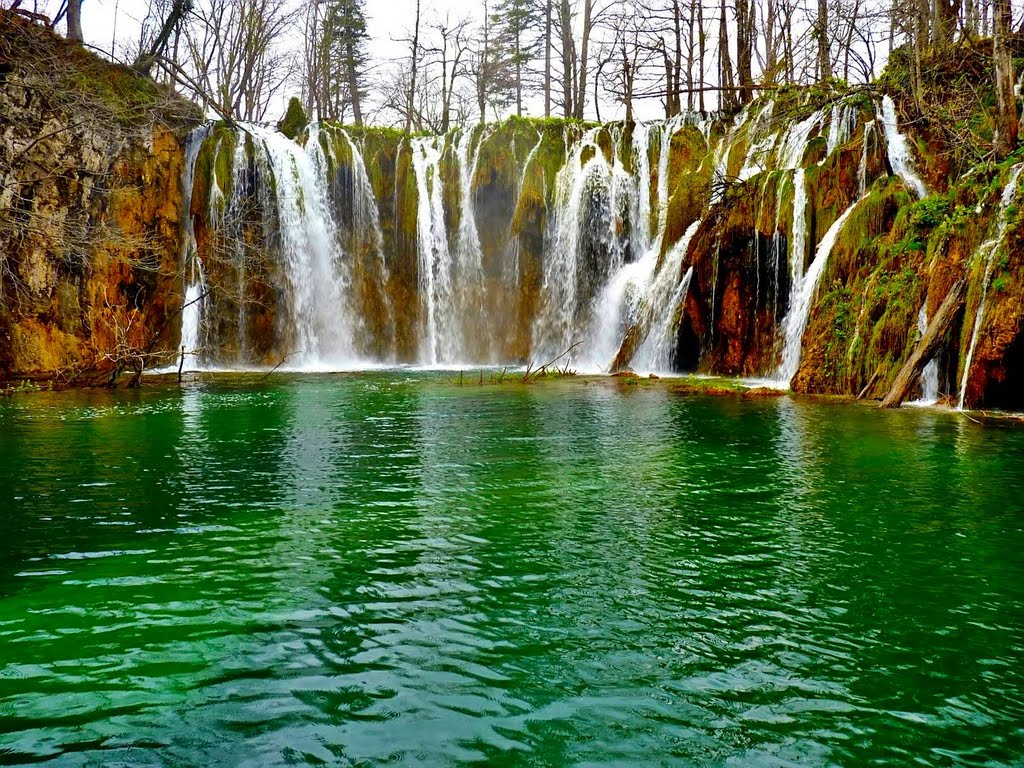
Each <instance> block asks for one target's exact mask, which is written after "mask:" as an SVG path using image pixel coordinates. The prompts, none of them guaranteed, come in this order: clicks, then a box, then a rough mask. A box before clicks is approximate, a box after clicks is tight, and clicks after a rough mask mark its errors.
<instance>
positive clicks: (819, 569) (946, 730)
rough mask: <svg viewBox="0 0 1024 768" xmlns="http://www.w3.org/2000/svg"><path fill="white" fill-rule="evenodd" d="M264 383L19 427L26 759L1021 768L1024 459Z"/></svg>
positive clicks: (614, 401) (604, 409) (0, 616)
mask: <svg viewBox="0 0 1024 768" xmlns="http://www.w3.org/2000/svg"><path fill="white" fill-rule="evenodd" d="M257 378H258V377H250V378H248V379H243V380H238V379H235V380H229V379H214V380H211V381H208V382H206V383H202V384H193V385H189V386H187V387H186V388H184V389H182V390H180V391H179V390H178V389H177V388H176V387H169V386H164V385H150V386H149V387H147V388H145V389H143V390H141V391H135V392H116V393H110V392H105V391H104V392H68V393H63V394H46V393H40V394H32V395H19V396H16V397H12V398H7V399H5V400H0V510H2V513H0V764H18V763H29V762H46V761H49V762H50V763H52V764H54V765H61V766H78V765H104V766H106V765H133V766H135V765H140V766H149V765H154V766H156V765H160V766H185V765H196V766H222V765H223V766H235V765H247V766H274V765H296V764H298V765H319V764H329V765H352V766H377V765H437V766H454V765H500V766H505V765H507V766H549V765H550V766H569V765H580V766H583V765H587V766H591V765H619V766H636V765H672V766H675V765H679V766H719V765H721V766H733V765H735V766H781V765H801V766H802V765H808V766H824V765H843V766H863V765H869V764H886V765H923V766H947V765H979V766H980V765H985V766H995V765H1021V764H1022V763H1024V462H1022V459H1024V431H1022V430H1020V429H1015V428H1011V427H1009V426H1007V425H998V424H997V425H989V426H982V425H979V424H976V423H973V422H972V421H970V420H968V419H966V418H963V417H960V416H957V415H955V414H949V413H941V412H935V411H928V410H920V409H906V410H902V411H898V412H879V411H877V410H875V409H872V408H867V407H860V406H841V405H835V404H822V403H816V402H813V401H800V400H794V399H790V398H780V399H769V400H742V399H734V398H709V397H684V396H681V395H677V394H673V393H671V392H669V391H667V390H666V388H665V387H663V386H657V385H652V386H644V385H641V386H625V385H623V384H621V383H620V382H616V381H607V382H596V383H590V384H585V383H583V381H582V380H580V381H571V382H568V383H561V384H559V383H544V384H541V385H536V386H522V385H503V386H500V387H483V388H479V387H463V388H458V387H454V386H450V385H449V384H446V383H445V382H444V381H443V377H441V376H438V375H433V374H418V373H412V372H390V373H375V374H362V375H348V376H342V375H338V376H318V377H316V376H307V377H302V376H284V375H274V376H272V377H271V378H270V379H268V380H266V381H264V382H260V383H258V382H257Z"/></svg>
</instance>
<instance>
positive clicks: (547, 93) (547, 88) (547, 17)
mask: <svg viewBox="0 0 1024 768" xmlns="http://www.w3.org/2000/svg"><path fill="white" fill-rule="evenodd" d="M551 3H552V0H548V1H547V4H546V5H545V10H544V117H551Z"/></svg>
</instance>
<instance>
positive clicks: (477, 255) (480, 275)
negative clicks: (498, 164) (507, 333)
mask: <svg viewBox="0 0 1024 768" xmlns="http://www.w3.org/2000/svg"><path fill="white" fill-rule="evenodd" d="M473 133H474V129H473V128H472V127H467V128H466V129H465V130H463V132H462V135H461V136H460V137H459V140H458V142H456V144H455V157H456V160H457V161H458V163H459V203H460V211H461V213H460V215H459V231H458V236H457V238H456V241H455V259H454V264H455V270H456V272H455V274H456V275H458V283H457V288H458V289H459V293H460V294H461V295H460V297H459V298H460V301H459V305H460V308H461V309H462V311H463V312H470V313H472V317H471V318H469V319H470V320H471V321H472V325H474V326H477V327H482V328H486V327H487V317H486V315H485V314H484V312H485V306H484V302H483V295H482V294H483V290H484V269H483V252H482V250H481V248H480V233H479V232H477V228H476V197H475V195H474V194H473V180H474V179H475V178H476V166H477V161H478V160H479V159H480V146H481V145H482V144H483V142H484V139H485V137H486V136H485V135H484V134H482V135H481V136H480V140H479V141H478V142H477V144H476V150H475V151H474V152H473V156H472V158H471V157H470V155H469V150H470V145H471V144H472V143H473ZM466 348H467V345H466V344H463V345H462V346H461V348H460V350H459V351H460V353H461V352H464V351H465V350H466Z"/></svg>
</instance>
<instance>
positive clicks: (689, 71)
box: [686, 0, 703, 112]
mask: <svg viewBox="0 0 1024 768" xmlns="http://www.w3.org/2000/svg"><path fill="white" fill-rule="evenodd" d="M695 2H696V0H690V13H689V15H688V16H687V19H686V109H687V110H688V111H690V112H693V22H694V18H693V17H694V13H693V6H694V4H695ZM700 34H703V33H700Z"/></svg>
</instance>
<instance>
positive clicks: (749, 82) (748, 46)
mask: <svg viewBox="0 0 1024 768" xmlns="http://www.w3.org/2000/svg"><path fill="white" fill-rule="evenodd" d="M753 47H754V4H753V3H752V2H749V1H748V0H736V75H737V78H738V80H739V85H740V100H741V101H742V102H743V103H744V104H746V103H747V102H748V101H750V99H751V98H752V96H753V86H754V77H753V74H752V72H751V68H752V65H753Z"/></svg>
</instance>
